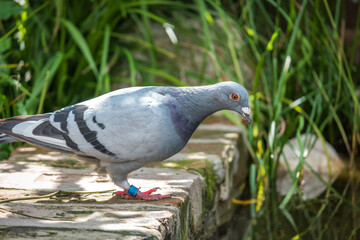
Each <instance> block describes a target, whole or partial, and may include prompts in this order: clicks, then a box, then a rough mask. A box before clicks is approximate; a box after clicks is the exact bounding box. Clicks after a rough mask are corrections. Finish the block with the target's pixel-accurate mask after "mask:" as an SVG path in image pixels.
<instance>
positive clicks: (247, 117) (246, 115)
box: [241, 107, 251, 124]
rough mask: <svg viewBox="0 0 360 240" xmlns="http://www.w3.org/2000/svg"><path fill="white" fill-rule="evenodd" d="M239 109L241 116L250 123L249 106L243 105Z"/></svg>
mask: <svg viewBox="0 0 360 240" xmlns="http://www.w3.org/2000/svg"><path fill="white" fill-rule="evenodd" d="M241 111H242V114H241V116H243V118H245V120H246V121H247V122H248V124H251V116H250V113H251V111H250V108H248V107H243V108H241Z"/></svg>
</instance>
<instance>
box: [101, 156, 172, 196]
mask: <svg viewBox="0 0 360 240" xmlns="http://www.w3.org/2000/svg"><path fill="white" fill-rule="evenodd" d="M140 167H141V165H140V164H139V165H136V162H135V163H134V162H129V163H127V164H126V163H122V164H110V165H109V166H107V168H106V170H107V172H108V174H109V176H110V178H111V179H112V180H113V182H114V183H115V184H116V185H117V186H119V187H121V188H122V189H124V191H117V192H115V193H114V194H115V195H117V196H119V195H120V196H123V197H124V198H126V199H141V200H158V199H164V198H170V197H171V196H170V195H161V194H152V193H153V192H155V191H156V190H157V189H156V188H152V189H150V190H148V191H146V192H141V191H139V189H138V188H136V187H134V186H132V185H131V186H130V184H129V182H128V180H127V174H128V172H131V171H133V170H135V169H138V168H140Z"/></svg>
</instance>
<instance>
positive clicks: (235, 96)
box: [230, 93, 240, 101]
mask: <svg viewBox="0 0 360 240" xmlns="http://www.w3.org/2000/svg"><path fill="white" fill-rule="evenodd" d="M230 98H231V100H233V101H239V99H240V96H239V94H237V93H232V94H230Z"/></svg>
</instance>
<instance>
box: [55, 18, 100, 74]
mask: <svg viewBox="0 0 360 240" xmlns="http://www.w3.org/2000/svg"><path fill="white" fill-rule="evenodd" d="M61 23H62V24H63V25H64V26H65V27H66V29H67V30H68V31H69V33H70V35H71V36H72V38H73V40H74V41H75V42H76V44H77V45H78V47H79V48H80V50H81V51H82V53H83V55H84V57H85V59H86V61H87V62H88V64H89V66H90V68H91V70H92V71H93V73H94V76H95V78H96V79H97V80H99V71H98V69H97V67H96V64H95V61H94V58H93V56H92V54H91V51H90V49H89V46H88V44H87V43H86V41H85V38H84V37H83V36H82V34H81V32H80V31H79V30H78V29H77V27H76V26H75V25H74V24H73V23H72V22H70V21H68V20H66V19H61Z"/></svg>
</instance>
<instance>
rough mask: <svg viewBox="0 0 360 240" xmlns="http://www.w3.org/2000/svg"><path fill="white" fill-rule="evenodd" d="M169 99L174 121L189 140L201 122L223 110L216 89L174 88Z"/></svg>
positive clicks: (179, 130) (178, 130)
mask: <svg viewBox="0 0 360 240" xmlns="http://www.w3.org/2000/svg"><path fill="white" fill-rule="evenodd" d="M171 95H172V96H173V97H172V98H171V100H170V101H169V107H170V110H171V116H172V121H173V123H174V125H175V127H176V130H177V132H178V134H179V135H180V137H181V138H182V139H183V140H184V142H187V141H188V140H189V139H190V137H191V135H192V134H193V132H194V131H195V130H196V128H197V127H198V126H199V124H200V123H201V122H202V121H203V120H204V119H205V118H206V117H207V116H209V115H211V114H212V113H214V112H216V111H219V110H221V107H220V106H219V103H218V101H217V100H216V97H215V89H213V88H211V87H210V86H206V87H186V88H172V89H171Z"/></svg>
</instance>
